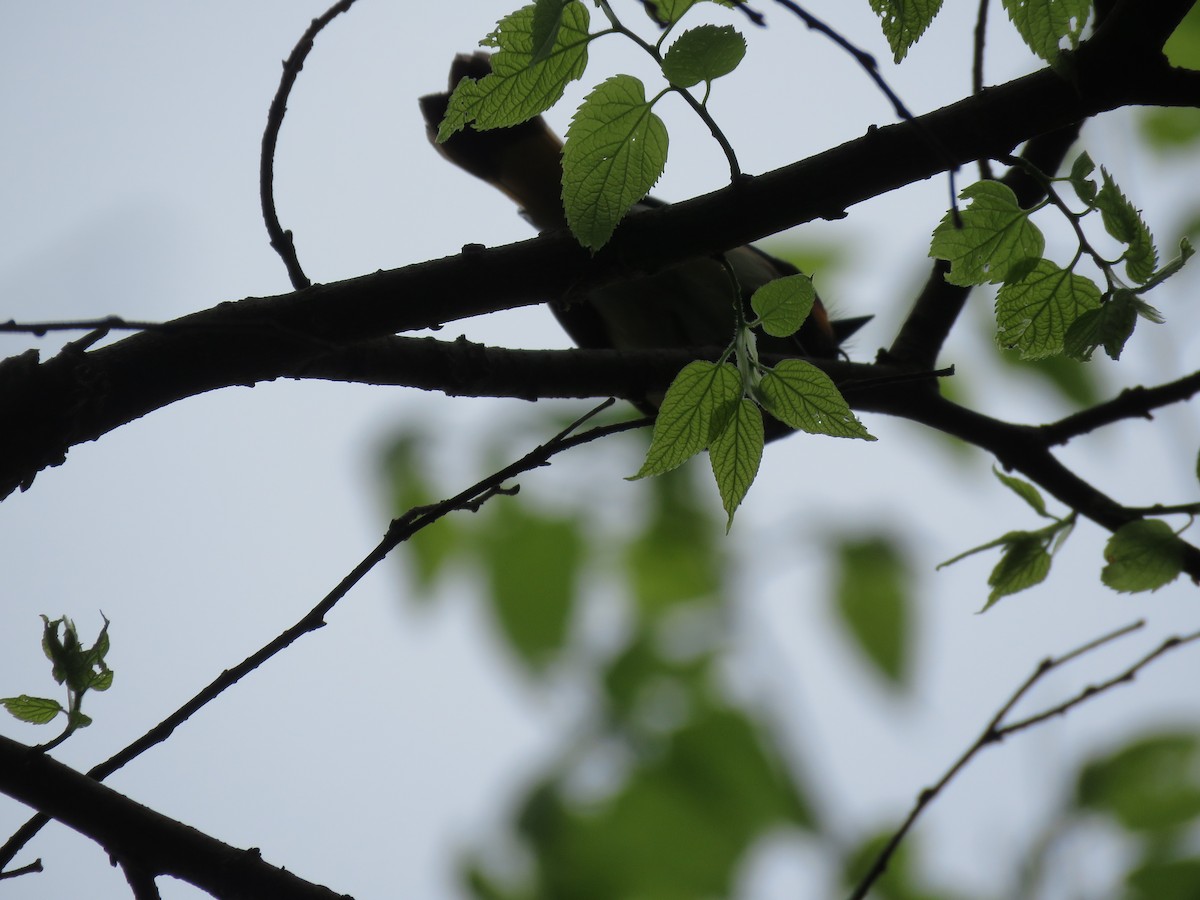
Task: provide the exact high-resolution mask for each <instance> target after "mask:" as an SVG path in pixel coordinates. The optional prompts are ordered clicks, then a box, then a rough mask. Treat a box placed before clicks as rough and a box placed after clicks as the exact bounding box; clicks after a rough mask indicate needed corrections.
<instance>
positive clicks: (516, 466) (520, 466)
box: [0, 402, 649, 896]
mask: <svg viewBox="0 0 1200 900" xmlns="http://www.w3.org/2000/svg"><path fill="white" fill-rule="evenodd" d="M608 405H609V403H608V402H605V403H602V404H600V405H599V406H597V407H596V408H595V409H593V410H592V411H591V412H589V413H587V414H586V415H585V416H583V417H581V418H580V419H577V420H576V421H575V422H572V423H571V424H570V425H569V426H567V427H566V428H565V429H563V430H562V431H561V432H559V433H558V434H557V435H555V436H554V437H553V438H551V439H550V440H549V441H546V442H545V443H543V444H540V445H539V446H537V447H535V448H534V449H533V450H531V451H529V453H527V454H525V455H524V456H523V457H521V458H520V459H519V460H517V461H516V462H514V463H511V464H510V465H507V466H505V467H504V468H502V469H499V470H498V471H496V472H493V473H492V474H491V475H489V476H487V477H486V478H483V479H481V480H480V481H478V482H476V483H475V484H473V485H471V487H469V488H467V489H466V490H464V491H461V492H459V493H458V494H456V495H455V496H453V497H450V498H449V499H447V500H443V501H441V502H440V503H434V504H430V505H429V506H422V507H415V508H413V509H410V510H408V512H406V513H405V514H404V515H402V516H400V517H398V518H396V519H394V520H392V522H391V524H390V525H389V526H388V529H387V533H386V534H385V535H384V536H383V538H382V540H380V542H379V543H378V544H377V545H376V547H375V548H374V549H373V550H372V551H371V552H370V553H368V554H367V555H366V556H365V557H364V558H363V559H362V560H361V561H360V562H359V563H358V565H356V566H355V567H354V568H353V569H351V570H350V572H349V573H348V574H347V575H346V576H345V577H344V578H343V579H342V580H341V581H339V582H338V584H337V585H336V586H335V587H334V588H333V590H331V591H330V592H329V593H327V594H326V595H325V596H324V597H322V598H321V600H320V602H319V603H317V605H316V606H314V607H313V608H312V609H311V610H309V611H308V613H306V614H305V615H304V616H303V617H302V618H301V619H300V620H299V621H297V622H296V623H295V624H294V625H292V626H291V627H289V628H287V629H285V630H284V631H282V632H281V633H280V634H278V635H277V636H276V637H274V638H273V639H272V640H270V641H268V642H267V643H266V644H264V645H263V646H262V647H260V648H259V649H258V650H256V651H255V652H254V653H252V654H250V655H249V656H248V657H246V658H245V659H244V660H242V661H241V662H240V663H238V664H237V665H235V666H232V667H230V668H228V669H225V670H224V671H222V672H221V674H220V675H218V676H217V677H216V678H214V679H213V680H212V682H211V683H209V684H208V685H207V686H206V687H204V688H203V689H202V690H200V691H199V692H198V693H197V694H196V695H195V696H193V697H192V698H191V699H190V700H188V701H187V702H186V703H184V704H183V705H182V706H180V707H179V708H178V709H177V710H175V712H173V713H171V715H169V716H167V718H166V719H164V720H163V721H161V722H159V723H158V724H157V725H155V726H154V727H153V728H151V729H150V730H149V731H147V732H146V733H145V734H143V735H142V736H141V737H140V738H138V739H137V740H135V741H133V743H131V744H129V745H128V746H126V747H125V748H124V749H122V750H120V751H119V752H117V753H115V754H114V755H113V756H111V757H109V758H108V759H107V760H105V761H104V762H102V763H100V764H99V765H96V766H93V767H92V768H91V769H90V770H89V771H88V773H87V776H86V777H87V779H90V780H92V781H94V782H99V781H102V780H104V779H105V778H107V777H108V776H109V775H112V774H113V773H114V772H116V771H117V770H118V769H120V768H122V767H123V766H125V765H126V764H127V763H129V762H132V761H133V760H134V759H136V758H137V757H139V756H141V755H142V754H143V753H145V752H146V751H147V750H149V749H150V748H151V747H154V746H156V745H158V744H161V743H162V742H163V741H165V740H167V738H169V737H170V736H171V735H172V734H173V733H174V732H175V729H176V728H178V727H179V726H180V725H182V724H183V723H184V722H186V721H187V720H188V719H190V718H191V717H192V716H193V715H195V714H196V713H197V712H199V711H200V710H201V709H203V708H204V707H205V706H207V705H208V704H209V703H211V702H212V701H213V700H215V699H216V698H217V697H219V696H220V695H221V694H223V693H224V692H225V691H227V690H228V689H229V688H231V687H233V686H234V685H235V684H237V683H238V682H239V681H241V680H242V679H243V678H245V677H246V676H247V675H249V674H250V673H251V672H253V671H254V670H255V669H257V668H258V667H259V666H261V665H263V664H264V663H265V662H267V661H268V660H270V659H272V658H273V657H275V656H276V655H278V654H279V653H281V652H282V651H283V650H285V649H287V648H288V647H289V646H291V645H292V644H294V643H295V642H296V641H297V640H299V639H300V638H301V637H303V636H304V635H306V634H309V633H311V632H313V631H316V630H317V629H319V628H322V627H324V625H325V617H326V616H327V615H328V614H329V613H330V612H331V611H332V610H333V608H334V607H335V606H336V605H337V604H338V602H340V601H341V599H342V598H343V597H345V596H346V594H348V593H349V592H350V590H351V589H352V588H353V587H354V586H355V585H356V584H358V582H360V581H361V580H362V579H363V578H364V577H365V576H366V575H367V574H368V573H369V572H370V571H371V570H372V569H374V568H375V566H377V565H378V564H379V563H380V562H382V561H383V560H384V559H386V558H387V556H388V554H390V553H391V552H392V551H393V550H394V549H396V547H398V546H399V545H400V544H402V543H404V542H405V541H407V540H408V539H409V538H410V537H412V536H413V535H414V534H416V533H417V532H418V531H420V530H421V529H422V528H425V527H426V526H428V525H432V524H433V523H434V522H436V521H437V520H438V519H441V518H443V517H444V516H446V515H448V514H449V513H451V512H454V511H455V510H461V509H471V510H477V509H478V508H479V507H480V506H481V505H482V504H483V503H485V502H486V501H487V500H489V499H490V498H491V497H493V496H495V495H496V494H497V493H501V492H502V490H501V489H502V485H503V484H504V482H505V481H508V480H509V479H511V478H515V477H516V476H517V475H520V474H523V473H525V472H528V471H531V470H533V469H535V468H538V467H539V466H544V465H546V464H548V463H549V461H550V460H551V459H552V458H553V457H554V456H556V455H557V454H559V453H562V452H563V451H565V450H570V449H571V448H573V447H578V446H580V445H582V444H586V443H590V442H591V441H594V440H597V439H599V438H602V437H605V436H607V435H610V434H616V433H618V432H622V431H629V430H632V429H634V428H638V427H640V426H643V425H646V424H649V423H648V420H646V419H636V420H633V421H628V422H619V423H616V424H613V425H604V426H598V427H595V428H591V429H588V430H587V431H584V432H580V431H579V429H580V428H581V427H582V426H583V425H584V424H585V423H586V422H587V421H588V420H589V419H590V418H591V417H592V416H594V415H595V414H596V413H597V412H599V411H600V410H602V409H604V408H606V407H607V406H608ZM30 752H32V751H30ZM6 774H11V773H10V772H7V771H6V767H5V765H4V762H3V758H2V757H0V790H3V791H4V792H5V793H10V794H11V796H13V797H16V799H18V800H23V801H24V802H29V801H28V800H25V798H24V797H21V796H18V795H17V794H12V793H11V792H9V791H8V790H7V789H6V788H5V776H6ZM76 777H79V778H83V777H84V776H76ZM29 805H30V806H33V807H34V808H35V809H39V810H41V811H42V812H41V814H40V815H37V816H34V817H33V818H31V819H30V820H29V821H27V822H26V823H25V824H24V825H22V826H21V827H20V828H19V829H17V831H16V832H14V833H13V835H12V836H11V837H10V838H9V839H8V840H7V841H6V842H5V843H4V845H3V846H2V847H0V869H3V868H4V866H6V865H8V863H9V862H11V861H12V859H13V857H14V856H15V855H16V854H17V853H18V852H20V850H21V848H22V847H24V846H25V845H26V844H27V843H29V841H30V840H31V839H32V838H33V837H34V835H36V834H37V833H38V832H39V831H40V830H41V829H42V827H43V826H44V825H46V823H47V822H48V821H49V820H50V819H51V818H56V819H61V820H62V821H64V822H66V824H68V825H71V826H72V827H75V825H73V824H72V822H70V821H68V820H66V819H62V817H61V816H59V815H57V814H55V813H54V812H51V811H49V810H47V809H45V808H44V807H43V806H41V805H39V804H38V803H32V802H30V803H29ZM97 827H99V826H97ZM77 830H82V829H78V828H77ZM84 833H85V834H88V835H89V836H91V837H94V838H96V839H97V840H99V842H100V843H101V844H102V845H103V846H105V847H108V848H110V852H113V851H112V850H111V844H110V843H109V842H108V841H106V840H101V839H100V838H97V837H96V835H95V834H91V833H90V832H87V831H84ZM118 855H119V856H120V857H121V858H122V860H125V859H126V858H127V857H126V856H125V855H123V854H118ZM128 859H130V860H133V869H134V870H135V871H137V872H138V873H139V875H140V877H142V878H143V879H145V878H146V877H149V878H150V880H151V881H152V880H153V876H154V875H156V874H174V873H173V872H172V871H170V870H168V869H165V868H160V867H157V866H150V867H149V868H147V866H145V865H143V858H142V857H141V856H132V857H128ZM39 871H40V867H39ZM127 871H128V870H127ZM147 872H149V875H147ZM5 874H7V873H0V877H5ZM222 896H224V895H222ZM239 896H240V895H239ZM246 896H268V895H255V894H252V893H251V894H246ZM269 896H276V895H275V894H270V895H269Z"/></svg>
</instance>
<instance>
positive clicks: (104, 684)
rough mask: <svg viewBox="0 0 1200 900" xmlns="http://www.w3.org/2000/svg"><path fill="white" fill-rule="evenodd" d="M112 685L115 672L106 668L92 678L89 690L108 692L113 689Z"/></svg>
mask: <svg viewBox="0 0 1200 900" xmlns="http://www.w3.org/2000/svg"><path fill="white" fill-rule="evenodd" d="M112 683H113V671H112V669H107V668H106V669H104V670H103V671H100V672H97V673H96V674H94V675H93V676H92V680H91V683H90V684H89V685H88V688H89V689H91V690H93V691H107V690H108V689H109V688H110V687H112Z"/></svg>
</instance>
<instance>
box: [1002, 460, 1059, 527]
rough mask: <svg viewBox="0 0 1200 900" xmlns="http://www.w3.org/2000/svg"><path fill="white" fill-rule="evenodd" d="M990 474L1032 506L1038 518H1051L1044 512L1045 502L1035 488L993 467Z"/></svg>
mask: <svg viewBox="0 0 1200 900" xmlns="http://www.w3.org/2000/svg"><path fill="white" fill-rule="evenodd" d="M992 474H994V475H995V476H996V477H997V478H998V479H1000V483H1001V484H1002V485H1004V486H1005V487H1006V488H1008V489H1009V490H1010V491H1012V492H1013V493H1014V494H1016V495H1017V496H1018V497H1020V498H1021V499H1022V500H1024V501H1025V502H1026V503H1028V504H1029V505H1030V506H1032V507H1033V511H1034V512H1036V513H1037V514H1038V515H1039V516H1043V517H1044V518H1052V517H1051V516H1050V514H1049V513H1047V512H1046V501H1045V500H1043V499H1042V494H1041V491H1039V490H1038V489H1037V488H1035V487H1034V486H1033V485H1032V484H1030V483H1029V482H1028V481H1024V480H1022V479H1020V478H1016V477H1014V476H1012V475H1005V474H1004V473H1003V472H1001V471H1000V470H999V469H997V468H995V467H993V468H992Z"/></svg>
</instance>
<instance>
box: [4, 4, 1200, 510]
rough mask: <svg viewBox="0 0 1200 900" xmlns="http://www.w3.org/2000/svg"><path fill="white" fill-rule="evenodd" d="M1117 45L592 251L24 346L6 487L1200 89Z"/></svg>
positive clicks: (8, 409) (513, 257)
mask: <svg viewBox="0 0 1200 900" xmlns="http://www.w3.org/2000/svg"><path fill="white" fill-rule="evenodd" d="M1144 15H1150V13H1148V12H1147V13H1144ZM1098 38H1099V36H1098ZM1098 38H1097V40H1098ZM1109 49H1112V48H1108V47H1103V48H1100V49H1099V50H1095V51H1093V48H1092V47H1090V46H1087V45H1085V47H1084V48H1082V49H1081V50H1080V51H1079V53H1078V54H1077V55H1076V65H1075V70H1074V74H1075V81H1074V82H1073V83H1069V82H1067V81H1065V80H1063V79H1062V78H1060V77H1059V76H1057V75H1056V74H1055V73H1054V72H1052V71H1051V70H1049V69H1044V70H1042V71H1040V72H1037V73H1035V74H1033V75H1029V76H1026V77H1024V78H1020V79H1017V80H1016V81H1013V82H1010V83H1008V84H1006V85H1004V86H1002V87H997V88H993V89H991V90H989V91H986V92H985V93H983V94H982V95H979V96H977V97H971V98H969V99H966V100H963V101H961V102H959V103H956V104H954V105H952V106H948V107H945V108H944V109H941V110H938V111H937V112H934V113H930V114H928V115H925V116H922V117H920V119H919V120H917V121H916V122H915V123H901V124H897V125H892V126H888V127H886V128H880V129H873V130H871V131H869V132H868V133H867V134H866V135H864V136H863V137H861V138H859V139H857V140H854V141H851V142H849V143H847V144H844V145H842V146H841V147H838V148H836V149H833V150H829V151H826V152H825V153H822V154H819V155H818V156H815V157H812V158H810V159H808V160H805V161H803V162H799V163H796V164H794V165H791V166H788V167H786V168H784V169H780V170H778V171H776V172H773V173H771V174H769V175H765V176H761V177H759V178H749V179H743V180H742V181H739V182H738V183H737V184H735V185H733V186H731V187H729V188H726V189H724V190H721V191H717V192H715V193H713V194H709V195H706V196H704V197H699V198H697V199H695V200H691V201H688V202H685V203H679V204H674V205H672V206H669V207H666V208H664V209H662V210H655V211H651V212H647V213H645V214H642V215H638V216H634V217H632V218H631V219H629V220H628V221H627V222H626V223H625V224H624V225H622V227H621V228H619V229H618V232H617V234H616V235H615V237H614V239H613V241H612V243H611V244H610V245H609V246H608V247H606V248H605V249H604V250H603V251H602V252H601V253H598V254H596V256H595V257H590V256H589V255H588V254H587V253H586V252H585V251H584V250H582V249H581V248H580V247H579V246H578V245H577V244H576V243H575V242H574V241H573V240H572V239H571V238H570V237H568V236H567V235H565V234H561V233H559V234H551V235H547V236H545V237H542V238H538V239H536V240H532V241H526V242H523V243H519V244H514V245H510V246H507V247H502V248H497V249H491V250H488V249H482V248H478V249H475V248H472V249H468V250H467V251H466V252H464V253H462V254H460V255H458V256H455V257H449V258H446V259H441V260H435V261H431V262H425V263H419V264H416V265H412V266H408V267H406V268H404V269H398V270H392V271H387V272H379V273H376V274H373V275H366V276H362V277H359V278H354V279H349V280H347V281H342V282H338V283H335V284H329V285H315V286H313V287H311V288H309V289H307V290H304V291H299V292H296V293H293V294H287V295H281V296H278V297H270V298H251V299H246V300H242V301H240V302H237V303H225V304H220V305H218V306H216V307H213V308H212V309H209V310H205V311H203V312H200V313H195V314H193V315H191V316H186V317H184V318H182V319H179V320H176V321H175V322H174V323H172V326H171V327H170V328H168V329H164V330H160V331H156V332H154V333H146V334H137V335H134V336H132V337H129V338H126V339H125V340H123V341H120V342H118V343H116V344H114V345H111V346H109V347H103V348H100V349H98V350H92V351H90V352H82V351H74V352H67V353H64V354H62V355H60V356H59V357H56V358H55V359H52V360H49V361H47V362H45V363H42V364H36V359H35V358H33V357H31V356H28V355H27V356H23V357H17V358H16V359H15V360H10V361H9V362H8V363H7V364H5V365H4V366H0V434H3V435H4V438H3V441H4V443H3V445H2V446H0V497H3V496H7V494H8V493H10V492H11V491H12V490H13V489H15V488H16V487H18V486H27V485H28V484H29V483H31V482H32V479H33V477H34V475H35V474H36V473H37V472H38V471H40V470H41V469H43V468H45V467H47V466H50V465H57V464H59V463H61V462H62V461H63V459H64V458H65V454H66V451H67V450H68V449H69V448H70V447H71V446H73V445H74V444H77V443H81V442H84V441H89V440H95V439H96V438H98V437H100V436H102V435H103V434H106V433H107V432H108V431H111V430H112V429H114V428H116V427H119V426H120V425H122V424H125V423H127V422H129V421H132V420H133V419H136V418H138V417H140V416H142V415H145V414H146V413H148V412H151V411H153V410H156V409H159V408H162V407H164V406H166V405H169V404H170V403H173V402H175V401H177V400H180V399H182V398H185V397H189V396H194V395H195V394H199V393H203V392H205V391H209V390H214V389H216V388H221V387H228V386H231V385H237V384H243V385H249V384H255V383H257V382H259V381H264V380H269V379H272V378H276V377H280V376H283V375H287V374H291V373H295V372H298V371H302V370H303V369H304V368H305V366H306V365H308V364H309V363H310V362H311V361H312V360H314V359H317V358H319V357H320V356H322V355H323V354H324V353H325V352H327V351H329V350H331V349H334V348H338V347H341V346H344V345H346V344H348V343H351V342H356V341H361V340H364V339H369V338H372V337H379V336H381V335H385V334H389V333H394V332H396V331H404V330H411V329H418V328H425V327H429V326H433V325H438V324H443V323H445V322H448V321H453V320H455V319H459V318H463V317H466V316H472V315H478V314H482V313H486V312H491V311H494V310H497V309H501V308H509V307H514V306H521V305H527V304H530V303H533V302H537V301H539V300H541V299H544V298H546V297H551V296H561V295H564V294H568V293H570V292H571V291H573V290H580V289H582V288H585V287H589V286H592V285H595V284H599V283H602V282H605V281H614V280H617V279H619V278H621V277H628V276H630V275H633V274H639V273H643V272H648V271H653V270H656V269H658V268H661V267H663V266H666V265H670V264H674V263H677V262H679V261H682V260H684V259H687V258H690V257H693V256H696V255H701V254H709V253H714V252H720V251H724V250H727V249H729V248H731V247H734V246H737V245H739V244H742V243H745V242H747V241H750V240H755V239H758V238H761V237H764V236H766V235H769V234H774V233H776V232H778V231H780V230H782V229H784V228H787V227H790V226H792V225H795V224H798V223H801V222H806V221H810V220H812V219H814V218H818V217H830V216H839V215H841V214H842V212H843V211H844V210H845V209H846V208H847V207H849V206H852V205H853V204H855V203H858V202H860V201H862V200H865V199H868V198H870V197H874V196H877V195H879V194H882V193H885V192H887V191H891V190H894V189H895V188H898V187H902V186H904V185H906V184H910V183H912V182H914V181H918V180H921V179H924V178H928V177H930V176H932V175H935V174H937V173H938V172H940V171H942V170H944V169H945V167H946V166H947V164H949V163H958V164H962V163H967V162H970V161H971V160H974V159H976V158H978V157H981V156H1000V155H1003V154H1006V153H1008V152H1010V150H1011V149H1012V148H1013V147H1014V146H1015V145H1016V144H1018V143H1020V142H1022V141H1024V140H1027V139H1029V138H1031V137H1033V136H1034V135H1037V134H1041V133H1043V132H1046V131H1050V130H1053V129H1056V128H1061V127H1063V126H1065V125H1067V124H1069V123H1072V122H1076V121H1079V120H1081V119H1083V118H1086V117H1088V116H1091V115H1095V114H1096V113H1099V112H1102V111H1105V110H1109V109H1113V108H1115V107H1118V106H1122V105H1126V104H1131V103H1155V104H1190V103H1193V102H1194V98H1195V97H1196V96H1197V94H1198V93H1200V74H1197V73H1186V72H1176V71H1174V70H1171V69H1169V68H1168V67H1166V65H1165V63H1161V62H1160V63H1159V64H1157V65H1155V64H1154V61H1153V60H1151V59H1147V60H1143V61H1139V65H1136V66H1132V67H1129V66H1113V65H1112V61H1111V58H1107V57H1106V56H1105V55H1104V54H1105V53H1107V52H1108V51H1109ZM930 136H932V138H933V139H934V140H935V142H936V145H937V146H938V148H939V150H938V151H934V150H932V149H931V145H930V140H929V138H930ZM947 156H948V157H949V159H947Z"/></svg>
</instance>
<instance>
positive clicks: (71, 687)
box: [0, 615, 113, 749]
mask: <svg viewBox="0 0 1200 900" xmlns="http://www.w3.org/2000/svg"><path fill="white" fill-rule="evenodd" d="M42 622H43V627H42V652H43V653H45V654H46V658H47V659H48V660H50V666H51V671H50V674H51V675H52V676H53V678H54V680H55V681H56V682H58V683H59V684H61V685H63V686H64V687H65V688H66V692H67V702H66V705H65V706H64V705H63V704H62V703H60V702H59V701H57V700H54V699H52V698H48V697H31V696H30V695H28V694H21V695H20V696H19V697H4V698H0V705H3V706H4V708H5V709H7V710H8V711H9V713H11V714H12V715H13V716H15V717H16V718H18V719H20V720H21V721H22V722H29V723H31V724H34V725H45V724H47V723H49V722H52V721H53V720H54V719H55V718H57V717H58V715H59V714H63V715H65V716H66V717H67V724H66V728H65V730H64V731H63V733H62V734H61V735H59V736H58V737H57V738H55V739H54V740H53V741H51V742H50V743H49V744H46V745H44V746H45V748H46V749H49V748H50V747H54V746H57V745H58V744H60V743H62V741H64V740H66V739H67V738H68V737H69V736H70V735H71V733H72V732H74V731H75V730H76V729H79V728H86V727H87V726H88V725H91V724H92V719H91V717H90V716H88V715H87V714H85V713H84V712H83V709H82V706H83V697H84V695H85V694H86V693H87V692H88V691H107V690H108V689H109V688H110V687H112V682H113V671H112V669H111V668H109V666H108V663H107V662H106V661H105V656H107V655H108V650H109V647H110V642H109V638H108V624H109V623H108V619H104V625H103V627H102V628H101V629H100V634H99V635H98V636H97V638H96V642H95V643H94V644H92V646H90V647H85V646H83V644H82V643H81V642H80V640H79V632H78V631H77V629H76V628H75V623H74V622H72V621H71V620H70V619H68V618H67V617H66V616H62V617H60V618H57V619H50V618H48V617H47V616H44V615H43V616H42Z"/></svg>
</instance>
